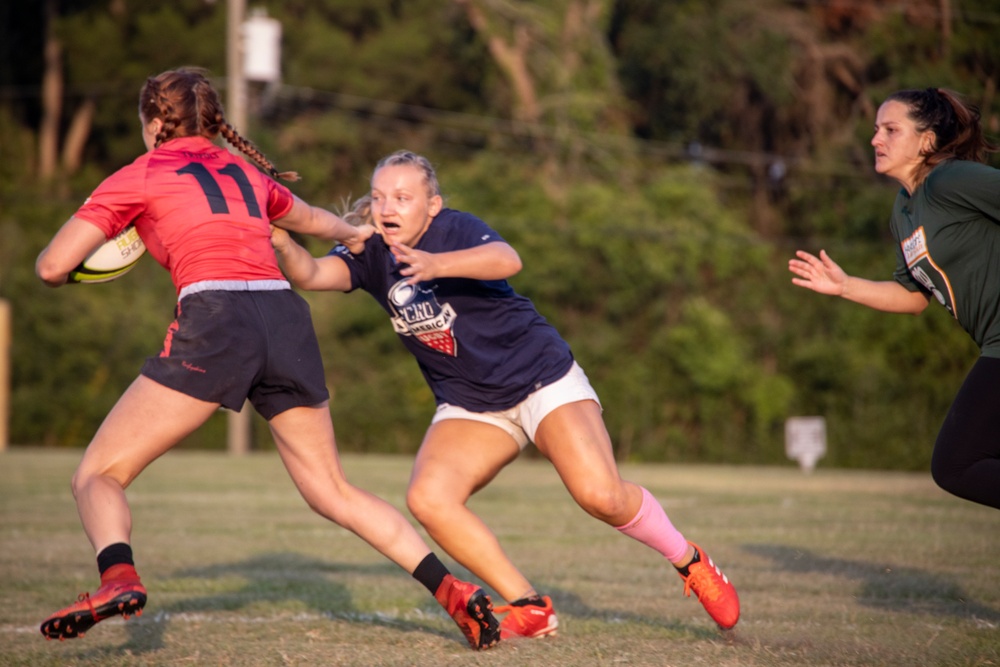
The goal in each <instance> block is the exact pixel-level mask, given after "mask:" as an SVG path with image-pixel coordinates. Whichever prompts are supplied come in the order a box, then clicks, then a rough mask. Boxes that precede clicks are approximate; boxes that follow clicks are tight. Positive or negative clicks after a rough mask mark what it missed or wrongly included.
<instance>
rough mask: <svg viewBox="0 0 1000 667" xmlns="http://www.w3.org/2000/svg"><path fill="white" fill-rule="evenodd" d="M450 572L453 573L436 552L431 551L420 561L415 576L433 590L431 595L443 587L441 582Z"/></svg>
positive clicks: (428, 588) (414, 572)
mask: <svg viewBox="0 0 1000 667" xmlns="http://www.w3.org/2000/svg"><path fill="white" fill-rule="evenodd" d="M449 574H451V573H450V572H448V568H446V567H445V566H444V563H442V562H441V560H440V559H439V558H438V557H437V555H436V554H434V552H431V553H429V554H427V556H426V557H425V558H424V559H423V560H422V561H420V565H418V566H417V569H415V570H414V571H413V578H414V579H416V580H417V581H419V582H420V583H422V584H423V585H424V586H425V587H426V588H427V590H429V591H430V592H431V595H434V594H436V593H437V590H438V588H440V587H441V582H442V581H444V578H445V577H447V576H448V575H449Z"/></svg>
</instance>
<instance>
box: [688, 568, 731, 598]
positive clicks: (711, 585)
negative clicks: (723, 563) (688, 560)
mask: <svg viewBox="0 0 1000 667" xmlns="http://www.w3.org/2000/svg"><path fill="white" fill-rule="evenodd" d="M697 565H703V567H697ZM691 569H692V572H691V573H690V574H689V575H688V576H687V578H686V579H685V580H684V595H685V596H687V597H691V591H692V590H694V593H695V595H696V596H698V599H699V600H701V599H703V598H707V599H708V600H709V601H714V600H718V599H719V598H721V597H722V588H721V587H720V586H719V585H718V583H717V581H716V578H715V577H713V576H712V570H715V573H716V574H718V575H719V577H721V576H722V572H720V571H719V568H717V567H714V566H713V565H712V564H711V562H709V563H708V564H706V563H696V564H695V565H694V566H692V568H691Z"/></svg>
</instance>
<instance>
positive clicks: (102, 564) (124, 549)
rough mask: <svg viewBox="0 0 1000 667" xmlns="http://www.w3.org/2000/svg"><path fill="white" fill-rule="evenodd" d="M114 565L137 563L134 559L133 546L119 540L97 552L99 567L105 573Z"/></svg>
mask: <svg viewBox="0 0 1000 667" xmlns="http://www.w3.org/2000/svg"><path fill="white" fill-rule="evenodd" d="M113 565H135V561H133V560H132V547H131V546H129V545H128V544H125V543H124V542H118V543H116V544H112V545H110V546H107V547H105V548H103V549H101V553H99V554H97V569H98V570H99V571H100V573H101V574H104V573H105V572H107V571H108V569H110V568H111V567H112V566H113Z"/></svg>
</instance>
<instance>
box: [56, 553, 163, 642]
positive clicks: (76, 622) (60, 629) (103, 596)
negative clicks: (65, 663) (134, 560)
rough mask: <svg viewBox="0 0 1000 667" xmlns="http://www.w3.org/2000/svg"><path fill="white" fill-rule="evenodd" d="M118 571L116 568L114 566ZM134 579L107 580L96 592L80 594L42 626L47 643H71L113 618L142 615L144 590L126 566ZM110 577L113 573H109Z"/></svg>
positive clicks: (130, 568)
mask: <svg viewBox="0 0 1000 667" xmlns="http://www.w3.org/2000/svg"><path fill="white" fill-rule="evenodd" d="M115 567H118V566H115ZM128 568H129V570H131V574H132V575H133V576H126V577H124V578H120V579H113V578H109V579H108V580H107V581H106V582H103V583H102V584H101V587H100V588H98V589H97V592H96V593H94V594H93V595H91V594H90V593H81V594H80V596H79V598H78V599H77V601H76V602H75V603H74V604H71V605H70V606H68V607H66V608H65V609H62V610H60V611H57V612H56V613H54V614H52V615H51V616H49V617H48V618H47V619H45V620H44V621H43V622H42V626H41V630H42V634H43V635H44V636H45V638H46V639H60V640H62V639H74V638H76V637H82V636H83V633H84V632H86V631H87V630H89V629H90V628H92V627H93V626H94V625H95V624H97V623H98V622H100V621H103V620H104V619H106V618H111V617H112V616H119V615H120V616H122V617H123V618H126V619H127V618H129V617H130V616H132V615H133V614H135V615H136V616H141V615H142V608H143V607H144V606H146V588H145V587H144V586H143V585H142V582H141V581H140V580H139V576H138V575H135V570H134V569H133V568H132V567H131V566H128ZM111 572H112V576H113V574H114V570H113V569H112V570H111Z"/></svg>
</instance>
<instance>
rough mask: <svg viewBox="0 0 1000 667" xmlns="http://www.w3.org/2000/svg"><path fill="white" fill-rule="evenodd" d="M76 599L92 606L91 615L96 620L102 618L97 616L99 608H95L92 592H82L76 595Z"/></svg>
mask: <svg viewBox="0 0 1000 667" xmlns="http://www.w3.org/2000/svg"><path fill="white" fill-rule="evenodd" d="M76 601H77V602H86V603H87V606H88V607H89V608H90V616H91V617H92V618H93V619H94V620H95V621H98V620H100V618H99V617H98V616H97V610H96V609H94V603H93V602H91V601H90V593H80V594H79V595H78V596H76Z"/></svg>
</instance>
